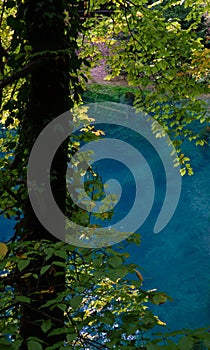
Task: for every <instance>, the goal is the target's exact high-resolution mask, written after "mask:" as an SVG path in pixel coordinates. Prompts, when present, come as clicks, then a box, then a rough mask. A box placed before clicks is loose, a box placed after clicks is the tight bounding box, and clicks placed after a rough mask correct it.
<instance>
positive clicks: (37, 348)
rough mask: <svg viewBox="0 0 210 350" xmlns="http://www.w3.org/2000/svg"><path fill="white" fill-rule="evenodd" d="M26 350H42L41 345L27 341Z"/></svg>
mask: <svg viewBox="0 0 210 350" xmlns="http://www.w3.org/2000/svg"><path fill="white" fill-rule="evenodd" d="M27 346H28V350H42V349H43V348H42V345H41V344H40V343H38V342H37V341H34V340H29V341H28V342H27Z"/></svg>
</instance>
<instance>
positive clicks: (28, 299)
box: [16, 295, 31, 304]
mask: <svg viewBox="0 0 210 350" xmlns="http://www.w3.org/2000/svg"><path fill="white" fill-rule="evenodd" d="M16 301H19V302H22V303H28V304H30V302H31V299H30V298H28V297H25V296H23V295H19V296H17V297H16Z"/></svg>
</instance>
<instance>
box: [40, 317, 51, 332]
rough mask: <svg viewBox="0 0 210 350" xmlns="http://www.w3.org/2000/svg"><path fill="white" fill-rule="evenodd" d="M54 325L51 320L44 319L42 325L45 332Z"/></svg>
mask: <svg viewBox="0 0 210 350" xmlns="http://www.w3.org/2000/svg"><path fill="white" fill-rule="evenodd" d="M51 326H52V322H51V320H47V321H44V322H43V323H42V325H41V329H42V330H43V332H44V333H47V332H48V331H49V329H50V328H51Z"/></svg>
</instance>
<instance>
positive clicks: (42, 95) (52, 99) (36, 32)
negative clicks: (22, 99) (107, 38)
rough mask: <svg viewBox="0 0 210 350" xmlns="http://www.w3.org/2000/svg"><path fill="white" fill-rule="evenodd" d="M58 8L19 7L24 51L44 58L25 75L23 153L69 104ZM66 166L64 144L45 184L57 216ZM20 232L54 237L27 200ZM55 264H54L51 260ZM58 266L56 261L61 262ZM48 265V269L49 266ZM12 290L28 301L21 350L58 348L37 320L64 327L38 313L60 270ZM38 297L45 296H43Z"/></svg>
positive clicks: (55, 4) (58, 318)
mask: <svg viewBox="0 0 210 350" xmlns="http://www.w3.org/2000/svg"><path fill="white" fill-rule="evenodd" d="M64 5H65V4H64V1H61V0H53V1H50V0H45V1H34V0H27V1H26V2H25V22H26V30H27V36H28V45H30V46H31V47H32V53H36V54H37V53H41V55H44V56H46V57H49V60H47V62H46V61H44V63H43V64H42V65H39V66H38V67H37V68H36V69H34V70H33V71H32V72H31V78H30V79H31V80H30V98H29V104H28V109H27V113H26V116H25V117H24V119H23V121H22V130H21V140H22V141H21V142H22V143H23V146H24V147H23V149H26V148H27V149H28V151H29V153H30V150H31V148H32V146H33V143H34V141H35V140H36V138H37V137H38V135H39V133H40V132H41V130H42V129H43V128H44V126H45V125H46V124H48V123H49V122H50V121H51V120H53V119H54V118H55V117H57V116H59V115H60V114H61V113H63V112H65V111H66V110H68V109H69V108H70V107H71V104H72V102H71V101H70V99H69V94H70V93H69V66H70V56H69V55H68V54H65V53H64V54H62V55H59V54H55V52H56V51H58V50H65V49H67V48H68V46H67V44H66V43H67V40H66V35H65V21H64ZM50 51H51V53H50ZM41 55H40V56H41ZM47 146H48V145H47V144H46V147H47ZM66 166H67V143H66V142H64V143H63V145H62V146H61V147H60V148H59V149H58V151H57V153H56V155H55V157H54V160H53V164H52V168H51V171H53V174H56V179H54V180H53V181H52V182H51V187H52V192H53V194H54V197H55V200H56V202H57V204H58V205H59V207H60V209H61V210H62V211H63V212H65V202H66V182H65V174H66ZM23 228H24V235H23V238H22V240H23V241H24V240H36V241H40V240H41V239H47V240H50V241H52V242H56V239H55V237H53V236H51V234H50V233H49V232H47V231H46V230H45V229H44V228H43V227H42V225H41V224H40V223H39V221H38V219H37V218H36V216H35V214H34V212H33V209H32V207H31V205H30V202H29V200H28V199H27V200H26V204H25V209H24V219H23ZM56 260H58V259H57V258H56ZM60 260H61V261H62V259H61V258H60ZM63 262H64V261H63ZM43 263H44V258H43V259H42V258H41V257H40V256H37V258H35V260H34V261H33V262H31V263H30V265H29V267H27V269H25V270H24V272H27V270H31V269H32V270H33V269H34V271H35V269H36V271H37V269H38V270H39V271H40V269H41V267H42V266H43ZM50 263H51V264H52V266H53V261H52V260H51V261H50ZM47 264H49V261H48V262H47ZM51 272H52V271H51ZM58 272H59V274H58ZM36 273H37V272H36ZM17 288H18V290H19V292H20V294H21V295H26V296H28V297H31V298H32V302H31V303H30V304H29V305H27V304H25V303H23V304H22V306H21V320H20V334H21V336H22V338H23V340H24V342H23V344H22V347H21V350H27V349H28V347H27V339H28V338H29V337H36V338H39V339H40V340H41V341H43V342H44V343H43V344H42V347H43V349H46V348H47V347H50V346H53V345H54V344H55V343H57V342H59V341H60V342H61V343H62V342H64V339H65V336H64V335H63V334H60V335H56V336H51V337H48V336H47V335H46V333H45V332H43V331H42V329H41V323H37V321H39V320H42V322H43V321H47V320H48V319H51V321H52V324H53V327H52V328H51V330H50V331H52V330H55V329H57V328H61V327H62V326H63V325H64V313H63V311H62V310H60V309H59V308H58V307H55V308H54V309H53V310H50V309H46V308H43V309H41V310H43V311H40V306H42V305H43V304H44V303H46V302H47V301H49V300H52V299H54V298H56V296H58V295H59V293H60V292H62V291H64V290H65V270H64V267H56V269H54V268H53V274H52V273H50V270H49V272H46V273H45V274H44V275H42V276H41V278H40V279H39V280H38V281H37V279H33V278H32V279H31V280H30V285H29V286H28V285H26V284H25V283H24V279H22V280H21V281H17ZM34 290H36V294H34ZM41 291H45V293H44V294H43V293H41ZM46 291H49V292H46Z"/></svg>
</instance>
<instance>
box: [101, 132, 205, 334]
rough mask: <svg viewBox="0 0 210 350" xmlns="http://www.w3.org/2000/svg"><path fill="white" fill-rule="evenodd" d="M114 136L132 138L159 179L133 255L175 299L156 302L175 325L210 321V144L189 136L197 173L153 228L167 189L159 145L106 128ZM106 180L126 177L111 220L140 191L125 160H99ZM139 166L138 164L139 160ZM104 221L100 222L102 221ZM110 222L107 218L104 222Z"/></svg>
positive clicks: (150, 284)
mask: <svg viewBox="0 0 210 350" xmlns="http://www.w3.org/2000/svg"><path fill="white" fill-rule="evenodd" d="M105 131H106V137H110V136H114V137H120V139H121V140H122V139H123V140H124V141H127V142H129V143H132V145H134V146H135V147H136V148H137V149H139V150H140V151H141V153H142V154H143V155H144V156H145V158H146V159H147V161H148V163H149V165H150V167H151V170H152V172H153V176H154V180H155V188H156V195H155V202H154V205H153V208H152V210H151V212H150V215H149V216H148V218H147V220H146V222H145V223H144V225H143V226H142V227H141V228H140V229H139V230H138V232H139V233H140V234H141V240H142V242H141V245H140V246H139V247H137V246H134V245H130V246H129V247H128V251H129V253H130V259H129V261H130V262H132V263H137V264H139V265H140V266H141V267H142V270H141V271H142V274H143V277H144V285H143V286H144V288H145V289H154V288H157V289H158V290H160V291H164V292H166V293H167V294H168V295H170V296H171V297H172V298H173V302H167V303H166V304H164V305H160V306H157V307H153V310H154V312H155V313H156V314H157V315H158V316H159V317H160V319H161V320H162V321H164V322H166V323H167V326H168V327H169V328H170V329H172V330H175V329H180V328H183V327H184V328H199V327H205V326H208V327H209V326H210V274H209V271H210V269H209V266H210V182H209V179H210V176H209V175H210V152H209V151H210V148H209V146H205V147H203V148H202V147H196V146H194V145H193V144H191V143H190V142H185V144H184V148H183V151H184V152H185V153H186V154H187V155H188V156H189V157H190V158H191V164H192V166H193V169H194V172H195V173H194V175H193V176H184V177H183V184H182V192H181V197H180V200H179V203H178V206H177V209H176V211H175V214H174V216H173V217H172V219H171V221H170V222H169V224H168V225H167V226H166V227H165V228H164V230H163V231H161V232H160V233H158V234H154V233H153V228H154V223H155V221H156V219H157V216H158V213H159V211H160V208H161V204H162V202H163V199H164V195H165V189H166V184H165V181H166V179H165V175H164V169H163V166H162V164H161V161H160V160H159V159H158V155H157V154H156V152H155V150H154V149H152V147H151V146H150V145H149V144H148V143H147V141H146V140H144V139H141V138H140V139H139V136H137V135H135V133H133V134H131V133H130V131H129V135H127V136H126V135H125V132H122V133H121V132H120V131H119V130H115V129H114V128H113V127H112V128H111V129H106V130H105ZM95 166H96V168H97V170H98V171H99V173H100V174H103V180H104V182H106V181H107V180H108V179H109V178H115V179H116V180H118V181H119V182H120V183H121V186H122V193H123V195H122V197H121V200H120V201H119V203H118V204H117V206H116V208H115V210H114V216H113V219H112V220H111V223H112V224H114V223H115V222H116V221H118V220H120V219H122V217H124V216H125V215H126V214H128V212H129V210H130V208H131V207H132V203H133V201H134V196H135V183H134V182H133V181H134V179H133V177H132V174H131V173H130V171H129V169H126V167H125V166H124V165H123V164H121V163H120V162H117V161H113V160H108V159H105V160H100V161H98V162H97V163H95ZM136 166H138V164H137V165H136ZM102 223H103V222H100V224H102ZM104 225H105V226H106V225H108V221H107V222H105V224H104Z"/></svg>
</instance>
